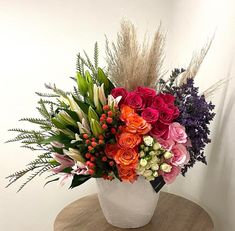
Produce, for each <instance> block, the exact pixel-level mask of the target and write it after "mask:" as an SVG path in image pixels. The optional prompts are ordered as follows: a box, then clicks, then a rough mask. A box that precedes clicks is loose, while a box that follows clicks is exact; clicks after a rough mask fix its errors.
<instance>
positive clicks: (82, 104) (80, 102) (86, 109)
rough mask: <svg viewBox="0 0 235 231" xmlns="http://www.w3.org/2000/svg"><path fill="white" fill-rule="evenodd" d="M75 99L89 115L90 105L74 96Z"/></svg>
mask: <svg viewBox="0 0 235 231" xmlns="http://www.w3.org/2000/svg"><path fill="white" fill-rule="evenodd" d="M73 99H74V101H75V102H76V103H77V104H78V106H79V107H80V108H81V109H82V111H83V112H84V113H85V114H86V115H87V114H88V109H89V105H88V104H87V103H85V102H82V101H81V100H78V99H76V98H75V97H73Z"/></svg>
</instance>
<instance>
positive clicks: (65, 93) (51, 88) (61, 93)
mask: <svg viewBox="0 0 235 231" xmlns="http://www.w3.org/2000/svg"><path fill="white" fill-rule="evenodd" d="M45 87H46V88H47V89H50V90H52V91H54V93H56V94H58V95H59V96H63V97H65V98H67V95H68V94H69V93H68V92H65V91H63V90H61V89H59V88H57V87H56V85H55V84H53V86H52V85H51V84H45Z"/></svg>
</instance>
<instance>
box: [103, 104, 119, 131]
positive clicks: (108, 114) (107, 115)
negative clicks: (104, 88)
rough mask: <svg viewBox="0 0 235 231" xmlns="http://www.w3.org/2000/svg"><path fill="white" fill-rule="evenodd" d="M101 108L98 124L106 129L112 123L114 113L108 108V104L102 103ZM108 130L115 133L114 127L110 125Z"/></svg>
mask: <svg viewBox="0 0 235 231" xmlns="http://www.w3.org/2000/svg"><path fill="white" fill-rule="evenodd" d="M103 110H104V113H103V114H102V115H101V117H100V124H101V126H102V128H103V129H104V130H107V129H108V127H110V126H112V125H113V123H114V116H115V115H116V113H115V112H113V111H111V110H110V106H109V105H104V106H103ZM110 131H111V133H112V134H116V129H115V128H114V127H111V129H110Z"/></svg>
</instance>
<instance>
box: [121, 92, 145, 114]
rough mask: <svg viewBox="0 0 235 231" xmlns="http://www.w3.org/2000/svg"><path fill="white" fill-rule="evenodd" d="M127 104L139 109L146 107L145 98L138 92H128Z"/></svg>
mask: <svg viewBox="0 0 235 231" xmlns="http://www.w3.org/2000/svg"><path fill="white" fill-rule="evenodd" d="M125 104H126V105H128V106H130V107H132V108H134V109H137V110H142V109H143V108H144V107H145V103H144V100H143V99H142V97H141V96H140V95H139V94H138V93H137V92H130V93H128V95H127V96H126V100H125Z"/></svg>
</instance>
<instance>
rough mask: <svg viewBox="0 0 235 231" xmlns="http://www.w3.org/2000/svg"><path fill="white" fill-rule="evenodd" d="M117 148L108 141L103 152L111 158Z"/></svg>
mask: <svg viewBox="0 0 235 231" xmlns="http://www.w3.org/2000/svg"><path fill="white" fill-rule="evenodd" d="M117 149H118V146H117V144H109V143H107V144H106V145H105V149H104V152H105V154H106V156H107V157H108V158H110V159H113V158H114V156H115V154H116V153H117Z"/></svg>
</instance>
